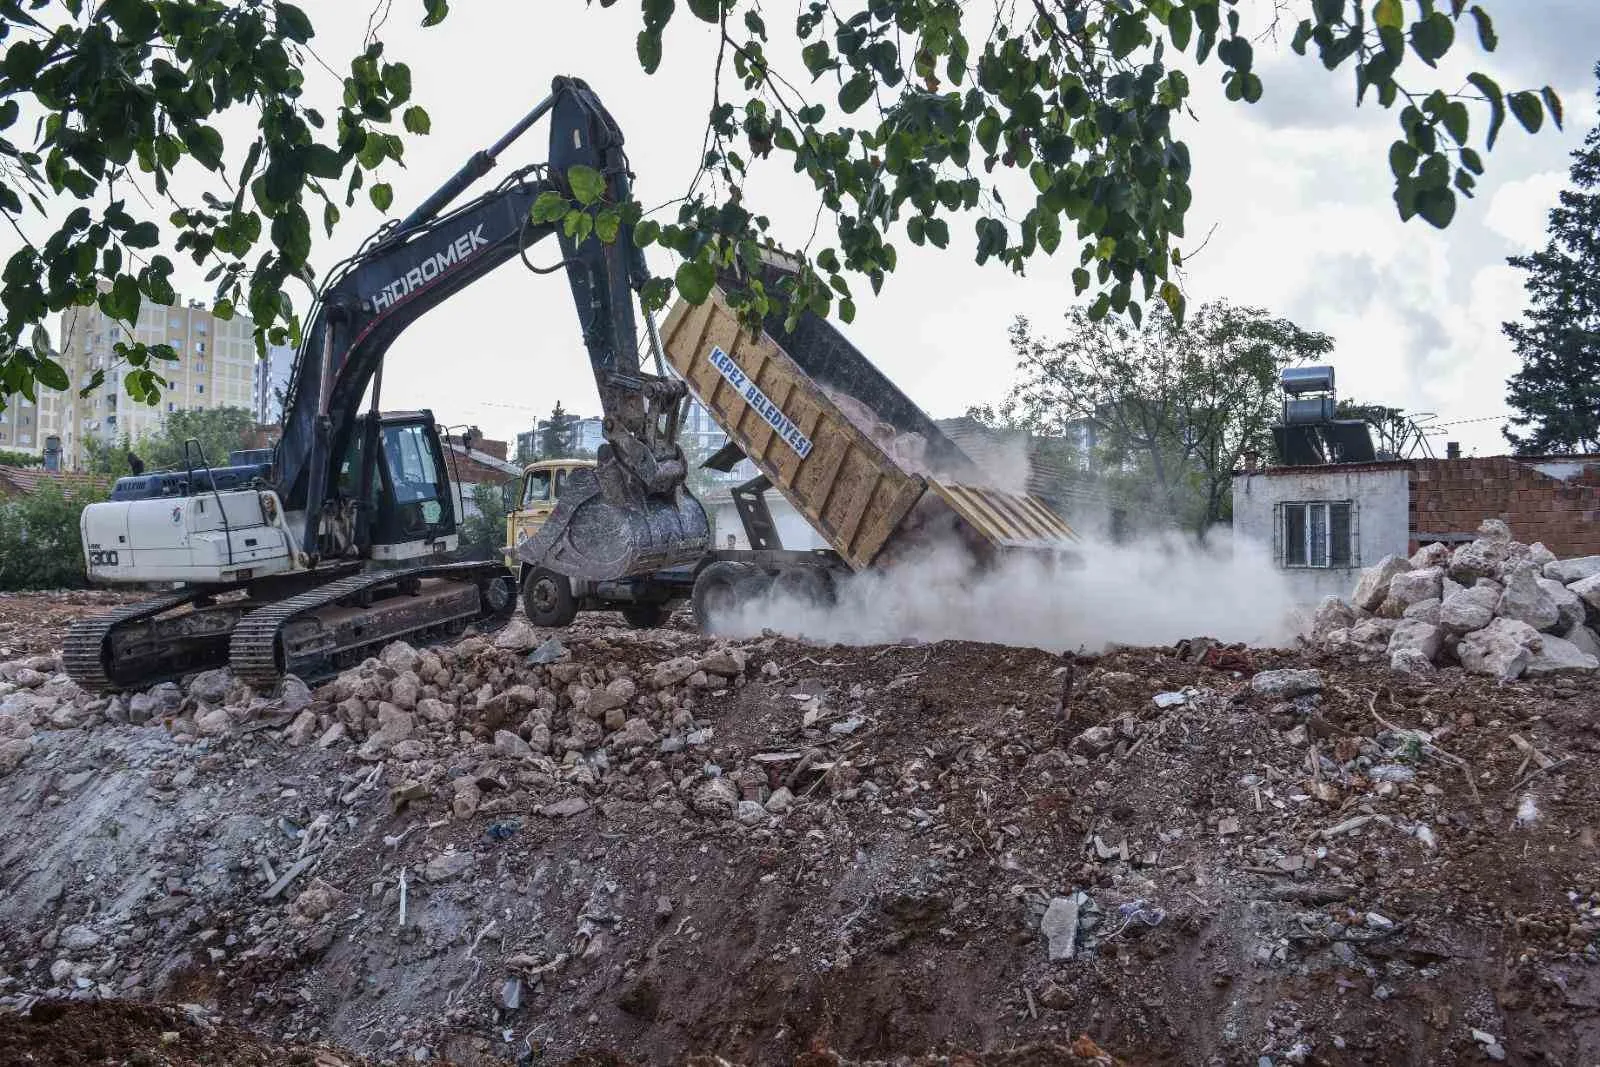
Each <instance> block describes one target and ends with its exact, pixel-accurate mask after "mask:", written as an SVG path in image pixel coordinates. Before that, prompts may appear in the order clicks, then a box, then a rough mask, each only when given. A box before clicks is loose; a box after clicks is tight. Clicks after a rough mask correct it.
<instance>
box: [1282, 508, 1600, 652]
mask: <svg viewBox="0 0 1600 1067" xmlns="http://www.w3.org/2000/svg"><path fill="white" fill-rule="evenodd" d="M1597 627H1600V556H1584V557H1582V558H1579V559H1565V560H1563V559H1557V558H1556V557H1555V555H1554V554H1553V553H1552V552H1550V550H1549V549H1547V548H1545V546H1544V545H1542V544H1537V543H1536V544H1532V545H1525V544H1522V543H1521V542H1519V541H1513V540H1512V539H1511V532H1510V530H1509V529H1508V528H1507V527H1506V524H1505V523H1503V522H1501V521H1500V520H1499V519H1490V520H1488V521H1486V522H1484V523H1483V525H1482V526H1481V527H1479V529H1478V538H1477V539H1476V540H1474V541H1471V542H1468V543H1466V544H1463V545H1460V546H1459V547H1457V548H1456V549H1454V550H1453V551H1452V550H1451V549H1450V548H1449V547H1448V546H1446V545H1442V544H1431V545H1425V546H1424V547H1423V548H1421V549H1419V550H1418V551H1417V553H1416V554H1415V555H1413V556H1412V557H1411V558H1410V559H1406V558H1404V557H1401V556H1385V557H1384V558H1383V559H1382V560H1379V561H1378V563H1377V564H1376V565H1374V566H1372V567H1369V568H1367V569H1366V570H1365V571H1363V572H1362V575H1361V580H1360V582H1358V583H1357V585H1356V588H1355V591H1354V592H1353V593H1352V594H1351V597H1350V600H1349V601H1345V600H1342V599H1340V598H1338V597H1328V598H1327V599H1325V600H1324V601H1323V602H1322V604H1321V605H1320V606H1319V607H1318V608H1317V612H1316V616H1315V618H1314V620H1313V622H1312V629H1311V636H1312V640H1313V641H1314V642H1315V643H1316V644H1318V645H1320V646H1321V647H1323V648H1325V649H1330V650H1349V651H1354V652H1356V653H1361V654H1367V655H1368V656H1369V657H1376V656H1380V655H1381V656H1386V657H1387V658H1388V662H1389V665H1390V667H1391V668H1392V669H1393V670H1395V671H1399V672H1401V673H1405V674H1410V675H1414V676H1418V677H1426V676H1428V675H1430V674H1431V673H1432V672H1433V671H1435V670H1436V669H1437V668H1439V667H1441V666H1451V665H1459V666H1461V667H1462V668H1464V669H1465V670H1467V671H1470V672H1472V673H1474V674H1482V675H1487V676H1489V677H1492V678H1497V679H1500V680H1502V681H1511V680H1513V679H1517V678H1543V677H1548V676H1550V675H1555V674H1566V673H1583V672H1588V671H1593V670H1595V669H1596V668H1600V635H1597V633H1596V628H1597Z"/></svg>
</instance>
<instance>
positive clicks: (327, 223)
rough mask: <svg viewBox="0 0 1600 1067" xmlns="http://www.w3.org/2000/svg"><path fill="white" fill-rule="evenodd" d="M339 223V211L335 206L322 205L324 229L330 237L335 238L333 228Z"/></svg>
mask: <svg viewBox="0 0 1600 1067" xmlns="http://www.w3.org/2000/svg"><path fill="white" fill-rule="evenodd" d="M338 223H339V209H338V207H336V206H335V205H333V204H331V203H330V204H324V205H322V228H323V229H324V230H326V231H327V233H328V236H329V237H332V236H333V228H334V227H335V226H336V225H338Z"/></svg>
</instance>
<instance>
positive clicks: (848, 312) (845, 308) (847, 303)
mask: <svg viewBox="0 0 1600 1067" xmlns="http://www.w3.org/2000/svg"><path fill="white" fill-rule="evenodd" d="M839 321H840V322H843V323H845V324H849V323H852V322H854V321H856V302H855V301H854V300H851V299H850V298H849V297H845V298H844V299H842V300H840V301H839Z"/></svg>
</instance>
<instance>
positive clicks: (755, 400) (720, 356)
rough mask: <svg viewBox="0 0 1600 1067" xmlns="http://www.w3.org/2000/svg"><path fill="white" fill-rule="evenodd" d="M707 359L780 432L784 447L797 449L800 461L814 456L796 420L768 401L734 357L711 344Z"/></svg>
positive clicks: (808, 441)
mask: <svg viewBox="0 0 1600 1067" xmlns="http://www.w3.org/2000/svg"><path fill="white" fill-rule="evenodd" d="M707 358H708V359H710V361H711V365H712V366H713V367H715V368H717V373H718V374H720V375H722V376H723V377H724V378H726V379H727V380H728V384H729V385H731V386H733V387H734V388H735V389H737V390H739V395H740V396H741V397H743V398H744V402H745V403H746V404H749V405H750V406H751V407H753V408H755V409H756V414H757V415H760V416H761V417H762V418H763V419H765V420H766V423H767V425H768V426H771V427H772V428H773V429H774V430H775V431H777V434H778V436H779V437H781V438H783V443H784V444H786V445H788V446H789V447H790V448H792V449H794V450H795V452H796V454H798V455H799V457H800V458H801V459H805V458H806V457H807V456H809V455H810V454H811V438H809V437H807V436H806V435H805V434H803V433H801V432H800V427H798V426H796V425H795V424H794V420H793V419H791V418H790V417H789V416H787V415H785V414H784V413H783V409H782V408H780V407H778V405H777V404H774V403H773V402H772V401H771V400H769V399H768V398H767V394H766V393H763V392H762V391H761V387H760V386H758V385H757V384H756V383H755V382H753V381H751V380H750V376H749V375H748V374H746V373H745V372H744V370H743V368H741V367H740V366H739V364H737V363H735V362H734V361H733V357H732V356H730V355H728V353H726V352H724V351H723V350H722V349H721V348H720V347H719V346H717V345H712V346H711V354H710V356H708V357H707Z"/></svg>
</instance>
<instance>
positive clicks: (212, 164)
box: [183, 126, 222, 170]
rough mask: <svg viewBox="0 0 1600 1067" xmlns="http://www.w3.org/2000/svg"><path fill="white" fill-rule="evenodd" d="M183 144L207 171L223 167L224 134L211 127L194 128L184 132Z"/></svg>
mask: <svg viewBox="0 0 1600 1067" xmlns="http://www.w3.org/2000/svg"><path fill="white" fill-rule="evenodd" d="M183 143H184V145H185V146H187V147H188V149H189V154H190V155H192V156H194V158H195V160H196V162H198V163H199V164H200V165H201V166H203V167H205V168H206V169H207V170H216V169H217V168H218V167H220V166H221V165H222V134H220V133H218V132H217V131H216V130H214V129H212V128H211V127H210V126H192V127H190V128H189V129H187V130H185V131H183Z"/></svg>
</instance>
